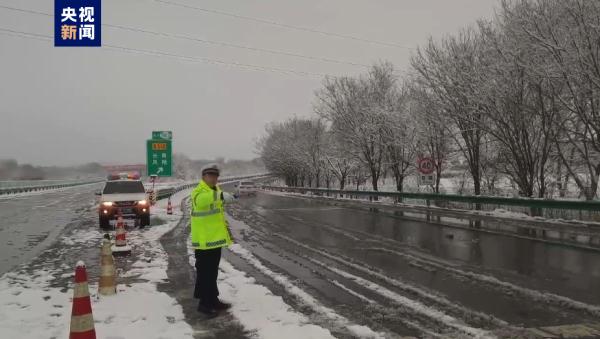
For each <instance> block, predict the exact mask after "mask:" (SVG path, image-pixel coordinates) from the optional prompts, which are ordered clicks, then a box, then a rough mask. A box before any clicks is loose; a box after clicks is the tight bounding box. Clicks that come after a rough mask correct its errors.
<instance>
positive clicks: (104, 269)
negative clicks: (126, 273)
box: [98, 239, 117, 295]
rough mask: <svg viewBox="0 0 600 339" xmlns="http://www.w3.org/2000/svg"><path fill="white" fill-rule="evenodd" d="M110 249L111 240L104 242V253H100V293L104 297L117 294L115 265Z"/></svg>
mask: <svg viewBox="0 0 600 339" xmlns="http://www.w3.org/2000/svg"><path fill="white" fill-rule="evenodd" d="M110 247H111V244H110V240H107V239H104V240H102V252H101V253H100V283H98V293H100V294H102V295H113V294H115V293H117V283H116V278H115V264H114V261H113V256H112V250H111V248H110Z"/></svg>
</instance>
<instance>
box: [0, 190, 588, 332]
mask: <svg viewBox="0 0 600 339" xmlns="http://www.w3.org/2000/svg"><path fill="white" fill-rule="evenodd" d="M225 186H226V187H227V185H225ZM95 189H96V188H95V187H91V186H90V187H88V188H86V187H80V188H73V189H71V190H69V191H65V192H54V193H49V192H48V193H43V194H41V195H40V196H37V195H33V196H29V197H21V198H20V199H22V200H14V201H13V200H5V201H3V202H4V203H5V205H2V206H4V207H5V209H3V210H2V211H3V217H4V219H5V220H11V221H12V223H13V225H12V226H11V227H8V228H6V231H8V232H9V233H6V234H11V233H10V232H13V231H14V230H15V229H18V228H16V227H17V226H18V225H19V224H22V225H23V228H24V229H27V230H30V231H29V233H31V234H35V230H36V228H34V226H35V219H32V218H22V219H19V218H20V217H19V213H16V212H17V211H19V209H22V211H23V213H27V211H26V210H27V209H26V208H25V207H21V206H22V205H31V204H38V205H36V206H38V209H39V210H40V211H41V212H42V211H46V213H40V214H39V215H38V216H37V217H35V218H39V219H42V220H47V221H49V222H48V224H52V225H54V226H52V227H51V226H47V228H44V227H40V228H39V231H40V232H46V231H47V230H48V229H55V232H53V233H48V234H46V235H45V238H46V240H45V241H46V243H47V244H48V245H46V243H44V245H43V246H41V245H40V247H36V246H38V245H39V243H38V245H36V244H32V245H30V246H29V247H24V249H23V252H19V253H22V255H23V256H26V255H30V257H29V258H20V259H19V264H18V265H17V266H16V267H15V268H14V269H11V270H10V271H9V272H7V273H5V274H4V275H2V276H1V277H0V330H1V331H2V332H1V333H2V337H4V336H6V337H15V336H21V337H25V338H64V337H66V336H67V335H68V331H69V321H70V312H71V297H72V293H73V291H72V286H73V282H72V280H73V273H74V265H75V263H76V262H77V261H78V260H83V261H85V262H86V264H87V266H88V276H89V278H90V292H91V294H92V308H93V315H94V320H95V326H96V332H97V334H98V338H107V339H108V338H111V339H117V338H119V339H120V338H126V339H136V338H144V339H152V338H263V339H278V338H286V339H300V338H302V339H304V338H316V339H318V338H332V337H335V338H400V337H405V336H413V337H419V338H435V337H444V338H447V337H449V338H486V337H511V336H512V337H527V336H526V335H525V334H526V333H527V335H529V334H531V333H533V331H543V333H546V334H548V333H555V334H556V333H559V334H562V335H563V336H564V337H571V338H578V337H582V336H581V335H582V333H583V334H585V333H587V334H588V337H590V333H591V334H593V335H595V334H594V333H597V334H598V335H600V326H599V325H598V324H599V323H600V321H599V319H600V305H599V304H600V295H599V294H598V292H597V291H596V288H594V286H597V284H598V283H600V269H599V267H598V265H597V262H599V260H600V258H599V256H598V254H596V253H589V252H582V251H579V250H574V249H569V248H564V247H557V246H550V245H547V244H541V243H540V244H537V243H533V242H531V241H526V240H523V239H518V240H515V239H513V238H502V237H498V236H495V235H484V234H477V233H476V232H470V231H465V230H458V229H451V228H445V227H443V226H440V225H431V224H426V223H420V222H414V221H406V220H403V219H399V218H395V217H394V216H390V215H386V214H379V213H376V212H369V211H364V210H357V209H352V208H346V207H343V206H333V205H325V204H322V203H319V202H315V201H311V200H308V199H302V198H298V197H286V196H282V195H273V194H267V193H263V192H261V193H259V194H258V195H257V196H256V197H243V198H242V199H240V200H239V202H237V203H235V204H232V205H229V206H228V208H227V212H228V220H229V223H230V227H231V230H232V233H233V236H234V238H235V240H236V244H234V245H233V246H231V247H230V248H229V249H228V250H226V251H224V256H223V260H222V262H221V266H220V276H219V288H220V291H221V297H222V298H223V299H225V300H227V301H230V302H232V303H233V307H232V309H231V310H230V311H229V312H227V313H225V314H222V315H220V316H219V317H217V318H215V319H210V320H207V319H204V317H203V316H202V315H200V314H199V313H198V312H197V311H196V310H195V308H196V303H197V300H196V299H193V298H192V290H193V284H194V278H195V270H194V267H193V265H194V259H193V255H192V249H191V248H189V239H188V237H189V217H188V213H187V211H188V209H189V206H188V202H187V199H186V197H187V196H188V195H189V190H186V191H182V192H178V193H176V194H175V195H174V196H173V198H172V202H173V205H174V215H167V214H166V203H167V202H166V200H161V201H159V203H158V205H157V206H156V207H154V208H153V211H152V213H153V217H152V221H151V224H152V225H151V227H148V228H146V229H144V230H137V229H133V230H131V231H130V232H129V233H128V239H129V241H130V244H131V246H132V247H133V253H132V255H131V256H130V257H117V258H116V266H117V271H118V278H117V282H118V294H117V295H116V296H113V297H100V298H99V297H98V295H97V282H98V277H99V273H100V268H99V260H100V259H99V255H100V249H99V247H100V241H101V238H102V236H103V233H102V232H100V231H99V229H98V226H97V218H96V213H95V208H94V198H93V191H94V190H95ZM0 203H1V202H0ZM54 204H56V205H59V206H61V208H62V209H63V210H62V212H59V211H57V210H60V209H59V208H56V209H54V208H52V207H53V206H54ZM49 205H50V206H49ZM34 211H35V210H34ZM33 213H35V212H33ZM52 213H55V214H52ZM60 213H62V214H60ZM34 216H35V214H34ZM0 232H2V231H0ZM6 248H7V246H4V245H3V250H6ZM36 249H37V250H36ZM32 253H35V254H32ZM561 325H569V326H561ZM556 326H559V327H556ZM534 329H535V330H534ZM586 331H587V332H586ZM539 333H542V332H539ZM574 333H579V334H578V335H576V334H574ZM593 335H591V337H593ZM531 337H532V338H535V336H531Z"/></svg>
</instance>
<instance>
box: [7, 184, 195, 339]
mask: <svg viewBox="0 0 600 339" xmlns="http://www.w3.org/2000/svg"><path fill="white" fill-rule="evenodd" d="M186 195H187V194H185V193H183V192H180V193H179V194H176V195H174V196H173V199H172V200H173V201H175V202H176V203H179V202H180V201H181V199H182V198H184V197H185V196H186ZM175 213H176V214H175V215H167V214H166V210H165V209H164V208H162V207H160V206H158V207H157V208H154V209H153V215H154V216H155V217H158V218H156V219H155V220H158V221H161V224H159V225H154V226H152V227H150V228H148V229H146V230H143V231H132V232H130V233H129V234H128V241H129V244H130V245H131V246H132V247H133V252H134V253H133V254H132V258H133V260H134V262H133V263H132V264H131V269H129V270H128V271H126V272H123V273H121V274H118V276H117V294H116V295H114V296H107V297H104V296H100V297H99V296H98V293H97V291H98V283H97V281H98V276H95V275H94V274H91V272H90V271H91V268H92V266H94V265H99V262H100V260H99V258H97V260H95V261H93V262H89V261H88V262H86V264H87V266H88V281H89V290H90V295H91V299H92V312H93V317H94V322H95V328H96V334H97V337H98V338H111V339H119V338H123V339H135V338H140V339H142V338H143V339H148V338H192V333H193V330H192V328H191V326H190V325H188V324H187V323H186V322H185V321H184V315H183V311H182V308H181V306H180V305H179V304H177V302H176V301H175V299H173V298H171V297H170V296H168V295H167V294H166V293H163V292H159V291H158V290H157V284H158V283H161V282H164V281H165V279H167V274H166V270H167V266H168V258H167V254H166V253H165V251H164V250H163V249H162V247H161V245H160V243H159V239H160V237H161V236H162V235H163V234H165V233H167V232H168V231H169V230H171V229H172V228H173V227H175V226H176V225H177V223H178V221H179V218H180V216H179V215H177V210H175ZM74 235H75V237H70V238H63V239H62V243H61V247H60V248H61V250H60V251H59V252H60V253H62V251H63V249H67V250H68V248H72V249H74V250H77V249H79V250H81V247H83V246H85V247H88V248H89V251H98V247H99V244H100V240H101V238H102V234H101V233H100V232H98V230H97V229H96V228H95V227H90V228H89V229H82V230H77V231H76V232H74ZM98 252H99V251H98ZM136 252H137V253H136ZM48 254H50V253H48ZM98 254H99V253H98ZM50 256H51V255H50ZM50 256H49V257H50ZM73 259H74V260H75V259H77V258H73ZM47 260H48V261H47V265H43V267H44V268H43V269H40V270H35V271H33V272H34V273H32V272H31V268H29V267H28V265H27V264H25V265H22V266H21V267H20V269H17V271H16V272H10V273H7V274H5V275H3V276H2V277H0V328H1V329H2V336H3V337H5V338H15V337H24V338H32V339H33V338H67V337H68V336H69V324H70V319H71V299H72V296H73V289H72V287H73V283H72V279H69V281H70V282H69V283H68V284H65V285H64V286H62V287H58V286H55V285H56V283H55V280H58V279H60V278H63V279H64V278H65V277H72V275H73V273H74V267H69V265H66V264H65V263H64V262H63V263H62V264H59V263H57V262H56V261H52V258H48V259H47ZM116 267H117V270H118V271H120V267H119V265H117V266H116ZM128 280H131V281H130V282H129V281H128ZM124 282H125V283H124Z"/></svg>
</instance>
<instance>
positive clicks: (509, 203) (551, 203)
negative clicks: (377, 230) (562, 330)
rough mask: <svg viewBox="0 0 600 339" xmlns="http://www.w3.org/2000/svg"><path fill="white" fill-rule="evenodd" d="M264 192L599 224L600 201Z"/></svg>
mask: <svg viewBox="0 0 600 339" xmlns="http://www.w3.org/2000/svg"><path fill="white" fill-rule="evenodd" d="M262 188H263V189H268V190H273V191H280V192H293V193H301V194H306V193H312V194H314V195H321V196H323V195H325V196H332V195H333V196H338V197H343V198H348V199H367V200H369V201H374V200H381V199H380V198H384V199H388V200H391V201H390V202H393V203H403V204H415V205H423V206H433V207H440V208H451V209H463V210H476V211H494V210H496V209H503V210H506V211H509V212H518V213H524V214H527V215H530V216H540V217H544V218H549V219H566V220H569V219H575V220H583V221H600V201H576V200H552V199H529V198H505V197H490V196H472V195H457V194H436V193H408V192H378V191H355V190H338V189H326V188H306V187H285V186H262Z"/></svg>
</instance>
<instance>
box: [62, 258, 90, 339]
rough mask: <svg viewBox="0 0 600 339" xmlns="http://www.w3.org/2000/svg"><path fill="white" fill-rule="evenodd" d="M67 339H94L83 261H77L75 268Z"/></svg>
mask: <svg viewBox="0 0 600 339" xmlns="http://www.w3.org/2000/svg"><path fill="white" fill-rule="evenodd" d="M69 339H96V329H95V328H94V317H93V316H92V303H91V301H90V291H89V288H88V282H87V272H86V270H85V264H84V263H83V261H79V262H78V263H77V265H76V267H75V286H74V289H73V309H72V311H71V328H70V331H69Z"/></svg>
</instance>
